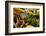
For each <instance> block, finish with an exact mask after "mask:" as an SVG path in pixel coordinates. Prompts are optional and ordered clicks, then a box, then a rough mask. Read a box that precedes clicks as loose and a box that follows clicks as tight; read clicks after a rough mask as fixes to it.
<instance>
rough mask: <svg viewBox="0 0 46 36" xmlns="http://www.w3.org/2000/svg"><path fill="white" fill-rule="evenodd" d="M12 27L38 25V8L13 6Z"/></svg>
mask: <svg viewBox="0 0 46 36" xmlns="http://www.w3.org/2000/svg"><path fill="white" fill-rule="evenodd" d="M13 16H14V28H26V27H28V26H29V25H30V27H31V26H32V27H39V19H40V18H39V9H36V8H14V13H13Z"/></svg>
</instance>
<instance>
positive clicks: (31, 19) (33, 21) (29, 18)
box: [26, 14, 39, 27]
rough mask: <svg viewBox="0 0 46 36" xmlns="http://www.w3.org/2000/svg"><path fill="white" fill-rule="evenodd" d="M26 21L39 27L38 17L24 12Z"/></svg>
mask: <svg viewBox="0 0 46 36" xmlns="http://www.w3.org/2000/svg"><path fill="white" fill-rule="evenodd" d="M26 18H27V21H28V22H29V25H32V26H34V27H39V18H38V19H37V18H36V17H35V16H34V15H31V14H26Z"/></svg>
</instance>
